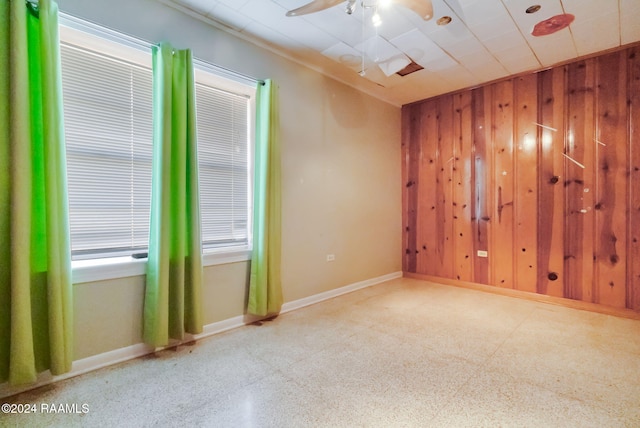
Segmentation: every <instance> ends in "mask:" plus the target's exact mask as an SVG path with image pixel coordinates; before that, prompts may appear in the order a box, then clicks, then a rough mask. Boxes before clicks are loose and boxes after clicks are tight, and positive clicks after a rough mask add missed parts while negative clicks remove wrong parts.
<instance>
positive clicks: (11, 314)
mask: <svg viewBox="0 0 640 428" xmlns="http://www.w3.org/2000/svg"><path fill="white" fill-rule="evenodd" d="M0 61H1V63H2V64H1V65H0V104H2V105H1V106H0V308H1V309H0V381H6V380H9V382H10V383H11V384H13V385H18V384H25V383H30V382H34V381H35V380H36V375H37V373H38V372H41V371H44V370H47V369H50V370H51V373H52V374H61V373H65V372H67V371H69V370H71V361H72V351H73V350H72V330H73V326H72V299H73V296H72V291H73V290H72V284H71V254H70V239H69V223H68V202H67V189H66V159H65V144H64V126H63V121H62V116H63V114H62V84H61V79H60V56H59V42H58V8H57V5H56V4H55V3H54V2H52V1H49V0H40V2H39V6H37V7H36V6H34V5H32V4H27V3H25V2H24V1H18V0H17V1H6V0H4V1H2V2H0Z"/></svg>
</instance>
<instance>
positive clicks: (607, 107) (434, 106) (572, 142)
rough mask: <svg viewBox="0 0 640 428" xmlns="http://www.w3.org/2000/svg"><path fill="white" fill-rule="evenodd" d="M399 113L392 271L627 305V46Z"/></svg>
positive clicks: (634, 260)
mask: <svg viewBox="0 0 640 428" xmlns="http://www.w3.org/2000/svg"><path fill="white" fill-rule="evenodd" d="M402 115H403V119H402V120H403V137H402V139H403V141H402V147H403V179H404V191H403V210H404V216H403V221H404V239H403V246H404V251H405V254H404V261H403V269H404V271H405V272H410V273H417V274H425V275H432V276H438V277H443V278H449V279H454V280H456V279H457V280H461V281H470V282H476V283H480V284H487V285H494V286H496V287H506V288H514V289H518V290H523V291H529V292H537V293H541V294H547V295H551V296H557V297H566V298H570V299H576V300H581V301H586V302H593V303H600V304H603V305H608V306H613V307H618V308H630V309H634V310H637V311H640V242H638V240H639V239H640V46H634V47H630V48H626V49H624V50H619V51H616V52H613V53H607V54H604V55H601V56H598V57H594V58H589V59H586V60H581V61H577V62H575V63H571V64H568V65H564V66H559V67H556V68H553V69H549V70H546V71H542V72H539V73H536V74H531V75H526V76H519V77H514V78H512V79H510V80H505V81H501V82H498V83H494V84H490V85H487V86H484V87H480V88H476V89H472V90H468V91H463V92H459V93H455V94H448V95H444V96H441V97H437V98H432V99H428V100H425V101H422V102H419V103H414V104H410V105H406V106H404V107H403V109H402ZM485 255H486V257H485Z"/></svg>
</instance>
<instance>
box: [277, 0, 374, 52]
mask: <svg viewBox="0 0 640 428" xmlns="http://www.w3.org/2000/svg"><path fill="white" fill-rule="evenodd" d="M289 19H302V20H304V21H306V22H308V23H309V24H312V25H314V26H315V27H317V28H319V29H321V30H323V31H324V32H325V33H327V34H329V35H331V36H332V37H335V38H336V39H337V40H340V41H342V42H344V43H346V44H348V45H350V46H356V45H357V44H359V43H362V40H366V39H367V38H369V37H372V36H373V35H375V30H374V29H373V27H372V26H366V27H365V37H364V38H363V36H362V25H361V23H360V22H359V21H358V20H356V19H355V18H354V17H353V15H347V14H346V13H345V12H344V11H343V10H342V8H337V7H332V8H329V9H325V10H323V11H320V12H316V13H311V14H308V15H303V16H299V17H289Z"/></svg>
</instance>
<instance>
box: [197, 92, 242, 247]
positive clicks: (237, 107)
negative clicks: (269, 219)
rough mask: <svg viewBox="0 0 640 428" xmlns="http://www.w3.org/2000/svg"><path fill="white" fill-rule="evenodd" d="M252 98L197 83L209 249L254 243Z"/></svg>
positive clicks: (200, 164) (202, 193)
mask: <svg viewBox="0 0 640 428" xmlns="http://www.w3.org/2000/svg"><path fill="white" fill-rule="evenodd" d="M249 101H250V98H249V97H248V96H246V95H243V94H235V93H232V92H227V91H224V90H220V89H217V88H214V87H211V86H208V85H205V84H201V83H196V117H197V128H198V129H197V133H198V159H199V162H198V168H199V171H198V174H199V176H200V211H201V217H202V242H203V246H204V247H205V248H216V247H222V246H237V245H247V244H248V241H249V224H250V219H249V206H250V201H249V191H248V190H249V176H250V174H249V162H248V160H249V144H248V142H249V135H250V133H249V122H248V120H249V106H250V102H249Z"/></svg>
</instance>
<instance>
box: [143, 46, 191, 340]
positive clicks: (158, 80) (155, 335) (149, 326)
mask: <svg viewBox="0 0 640 428" xmlns="http://www.w3.org/2000/svg"><path fill="white" fill-rule="evenodd" d="M194 88H195V86H194V74H193V60H192V55H191V51H190V50H176V51H174V50H173V48H172V47H171V45H169V44H167V43H162V44H160V45H159V46H156V47H154V48H153V169H152V171H153V172H152V185H151V218H150V230H149V258H148V262H147V284H146V290H145V301H144V340H145V342H146V343H148V344H150V345H152V346H156V347H157V346H164V345H167V344H168V342H169V338H174V339H178V340H182V339H183V338H184V334H185V332H187V333H192V334H196V333H200V332H202V309H201V306H202V299H201V294H202V245H201V236H200V209H199V200H198V197H199V193H198V161H197V143H196V122H195V120H196V114H195V89H194Z"/></svg>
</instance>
